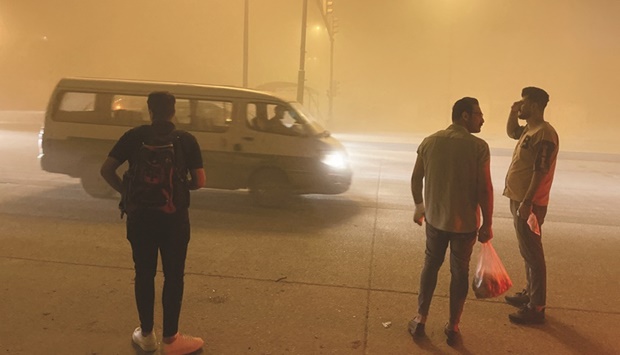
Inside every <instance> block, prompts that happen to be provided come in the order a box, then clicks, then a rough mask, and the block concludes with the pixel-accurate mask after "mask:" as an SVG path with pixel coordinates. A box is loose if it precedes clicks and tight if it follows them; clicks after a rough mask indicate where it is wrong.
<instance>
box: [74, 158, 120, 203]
mask: <svg viewBox="0 0 620 355" xmlns="http://www.w3.org/2000/svg"><path fill="white" fill-rule="evenodd" d="M99 168H100V165H99V164H96V163H86V164H84V167H83V168H82V172H81V174H80V182H81V183H82V188H83V189H84V191H86V193H87V194H89V195H90V196H92V197H97V198H113V197H115V196H116V195H117V192H116V191H115V190H114V189H113V188H112V187H111V186H110V185H108V183H107V182H106V181H105V180H104V179H103V177H102V176H101V174H100V173H99Z"/></svg>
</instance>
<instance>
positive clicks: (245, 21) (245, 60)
mask: <svg viewBox="0 0 620 355" xmlns="http://www.w3.org/2000/svg"><path fill="white" fill-rule="evenodd" d="M249 22H250V0H245V10H244V16H243V87H244V88H247V87H248V62H249V60H248V50H249V48H248V47H249V33H250V31H249Z"/></svg>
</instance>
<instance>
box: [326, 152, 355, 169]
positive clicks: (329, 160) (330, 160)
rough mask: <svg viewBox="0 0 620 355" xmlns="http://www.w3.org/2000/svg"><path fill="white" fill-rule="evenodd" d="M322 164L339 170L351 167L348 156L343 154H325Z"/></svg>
mask: <svg viewBox="0 0 620 355" xmlns="http://www.w3.org/2000/svg"><path fill="white" fill-rule="evenodd" d="M321 162H323V164H325V165H327V166H329V167H330V168H333V169H337V170H343V169H346V168H347V166H349V161H348V159H347V155H346V154H344V153H342V152H329V153H325V155H323V159H321Z"/></svg>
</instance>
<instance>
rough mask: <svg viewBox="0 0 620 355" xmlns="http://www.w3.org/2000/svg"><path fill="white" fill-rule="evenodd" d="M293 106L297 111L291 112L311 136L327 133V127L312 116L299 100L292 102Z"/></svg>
mask: <svg viewBox="0 0 620 355" xmlns="http://www.w3.org/2000/svg"><path fill="white" fill-rule="evenodd" d="M289 104H290V106H291V108H293V109H294V110H295V112H291V115H293V116H297V117H294V119H295V121H296V123H298V124H300V125H302V127H303V129H304V131H305V133H306V134H307V135H309V136H318V135H324V134H326V132H327V131H326V130H325V128H324V127H323V126H322V125H321V124H320V123H319V122H318V121H317V120H316V119H315V118H314V116H312V114H311V113H310V112H309V111H308V110H307V109H306V108H305V107H304V106H303V105H302V104H300V103H299V102H290V103H289Z"/></svg>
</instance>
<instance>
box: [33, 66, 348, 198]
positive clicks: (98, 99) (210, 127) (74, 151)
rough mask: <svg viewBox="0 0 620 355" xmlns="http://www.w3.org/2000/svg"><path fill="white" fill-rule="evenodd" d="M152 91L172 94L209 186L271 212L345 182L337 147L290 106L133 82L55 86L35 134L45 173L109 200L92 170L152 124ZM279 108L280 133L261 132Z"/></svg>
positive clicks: (244, 93) (234, 92) (242, 94)
mask: <svg viewBox="0 0 620 355" xmlns="http://www.w3.org/2000/svg"><path fill="white" fill-rule="evenodd" d="M152 91H169V92H171V93H172V94H174V95H175V96H176V99H177V101H176V118H175V121H174V123H175V125H176V127H177V129H183V130H186V131H189V132H191V133H192V134H193V135H194V136H195V137H196V139H197V140H198V143H199V144H200V147H201V149H202V157H203V160H204V168H205V172H206V175H207V186H206V187H208V188H217V189H228V190H236V189H245V188H248V189H249V190H250V193H251V194H253V195H254V197H255V198H256V199H257V202H259V203H260V204H262V205H272V206H273V205H278V204H280V203H282V202H284V201H285V199H286V198H287V197H288V196H289V195H290V194H339V193H342V192H345V191H347V190H348V188H349V186H350V184H351V176H352V172H351V168H350V166H349V163H348V157H347V153H346V151H345V149H344V147H343V146H342V144H341V143H340V142H339V141H338V140H336V139H335V138H333V137H331V136H330V133H329V132H328V131H326V130H325V129H324V128H323V127H322V126H321V125H320V124H319V123H318V122H317V121H315V120H314V119H313V117H312V115H310V113H308V112H307V111H306V110H305V109H304V107H303V106H302V105H301V104H299V103H297V102H294V101H288V100H285V99H283V98H281V97H278V96H276V95H272V94H269V93H266V92H260V91H255V90H249V89H243V88H235V87H225V86H210V85H197V84H180V83H168V82H147V81H130V80H107V79H84V78H66V79H62V80H60V82H59V83H58V85H57V86H56V88H55V89H54V91H53V93H52V96H51V98H50V101H49V104H48V107H47V111H46V114H45V122H44V127H43V128H42V130H41V133H40V135H39V150H40V155H39V159H40V162H41V167H42V169H43V170H45V171H48V172H52V173H60V174H66V175H69V176H72V177H79V178H80V179H81V182H82V186H83V188H84V190H85V191H86V192H87V193H88V194H90V195H92V196H95V197H110V196H113V194H114V191H113V190H111V188H110V187H109V186H108V185H107V184H106V183H105V182H104V181H103V179H102V178H101V177H100V175H99V168H100V166H101V163H102V162H103V160H104V159H105V158H106V156H107V154H108V152H109V151H110V149H111V148H112V146H113V144H114V143H115V142H116V140H118V138H119V137H120V136H121V135H122V134H123V133H124V132H125V131H127V130H128V129H129V128H130V127H134V126H139V125H143V124H150V118H149V115H148V109H147V106H146V99H147V96H148V94H149V93H150V92H152ZM277 106H281V107H282V106H283V107H284V109H285V112H284V118H283V119H282V120H281V122H282V123H283V124H284V126H285V127H286V130H278V131H277V132H271V131H265V130H262V129H261V128H259V127H264V126H262V125H258V124H257V120H259V119H261V118H270V117H272V116H273V115H274V112H275V108H276V107H277ZM279 110H281V108H279Z"/></svg>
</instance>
